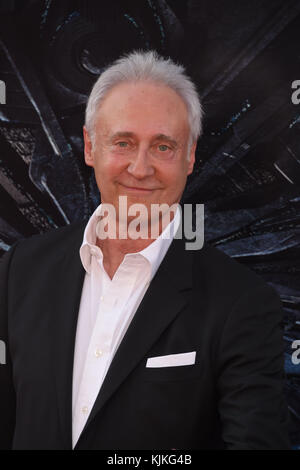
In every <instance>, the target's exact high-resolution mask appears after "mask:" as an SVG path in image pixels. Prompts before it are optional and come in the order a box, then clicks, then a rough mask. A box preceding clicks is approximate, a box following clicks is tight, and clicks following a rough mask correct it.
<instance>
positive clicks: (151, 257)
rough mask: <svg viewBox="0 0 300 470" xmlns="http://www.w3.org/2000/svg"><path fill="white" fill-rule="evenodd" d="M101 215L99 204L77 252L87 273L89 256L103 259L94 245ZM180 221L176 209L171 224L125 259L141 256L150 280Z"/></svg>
mask: <svg viewBox="0 0 300 470" xmlns="http://www.w3.org/2000/svg"><path fill="white" fill-rule="evenodd" d="M100 213H101V204H99V206H98V207H97V208H96V209H95V211H94V212H93V214H92V215H91V217H90V219H89V221H88V223H87V225H86V227H85V230H84V235H83V241H82V244H81V247H80V250H79V254H80V259H81V263H82V265H83V267H84V269H85V271H86V272H87V273H89V274H90V272H91V256H92V255H93V254H96V253H97V254H98V255H99V257H100V258H101V259H103V254H102V250H101V249H100V248H99V247H98V246H97V245H96V239H97V237H96V224H97V222H98V219H99V216H100ZM180 221H181V213H180V210H179V208H178V207H177V209H176V213H175V216H174V217H173V219H172V220H171V222H170V223H169V224H168V225H167V226H166V227H165V229H164V230H163V232H162V233H161V234H160V236H159V237H157V238H156V239H155V240H154V241H153V242H152V243H151V244H150V245H148V246H147V247H146V248H144V249H143V250H141V251H138V252H135V253H127V254H126V255H125V258H128V257H133V256H136V255H137V256H143V258H145V259H146V260H147V261H148V262H149V264H150V266H151V280H152V279H153V277H154V275H155V273H156V271H157V269H158V268H159V266H160V263H161V262H162V260H163V258H164V256H165V254H166V252H167V251H168V248H169V246H170V245H171V243H172V240H173V238H174V235H175V233H176V232H177V230H178V228H179V225H180Z"/></svg>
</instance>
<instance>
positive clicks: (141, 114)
mask: <svg viewBox="0 0 300 470" xmlns="http://www.w3.org/2000/svg"><path fill="white" fill-rule="evenodd" d="M95 124H96V130H97V131H100V130H103V131H107V132H110V131H111V132H118V131H120V130H122V131H128V132H133V133H147V134H148V133H149V134H167V135H170V134H177V135H178V134H182V135H183V136H185V134H186V133H187V132H188V128H189V126H188V112H187V107H186V104H185V103H184V101H183V99H182V98H181V97H180V96H179V95H178V94H177V93H176V92H175V91H174V90H172V89H171V88H169V87H167V86H165V85H161V84H155V83H148V82H137V83H122V84H118V85H116V86H115V87H113V88H112V89H111V90H110V91H109V92H108V93H107V95H106V96H105V97H104V99H103V101H102V102H101V104H100V106H99V109H98V111H97V114H96V123H95Z"/></svg>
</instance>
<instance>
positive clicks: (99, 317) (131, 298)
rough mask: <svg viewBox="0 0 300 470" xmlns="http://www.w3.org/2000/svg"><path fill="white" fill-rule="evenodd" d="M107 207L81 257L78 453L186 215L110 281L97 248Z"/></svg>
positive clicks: (75, 405)
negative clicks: (91, 416)
mask: <svg viewBox="0 0 300 470" xmlns="http://www.w3.org/2000/svg"><path fill="white" fill-rule="evenodd" d="M100 210H101V204H100V205H99V206H98V207H97V209H96V210H95V211H94V213H93V214H92V216H91V218H90V219H89V221H88V223H87V226H86V228H85V232H84V237H83V243H82V245H81V247H80V258H81V262H82V264H83V267H84V269H85V271H86V273H85V278H84V283H83V288H82V294H81V301H80V307H79V316H78V322H77V331H76V340H75V352H74V367H73V396H72V418H73V424H72V434H73V448H74V447H75V445H76V442H77V440H78V438H79V436H80V434H81V432H82V430H83V428H84V426H85V423H86V421H87V419H88V416H89V414H90V411H91V409H92V407H93V405H94V402H95V400H96V398H97V395H98V393H99V390H100V388H101V386H102V383H103V380H104V378H105V375H106V373H107V370H108V368H109V365H110V363H111V361H112V359H113V357H114V354H115V352H116V350H117V348H118V346H119V344H120V342H121V341H122V339H123V336H124V334H125V332H126V330H127V328H128V326H129V324H130V322H131V320H132V318H133V316H134V314H135V312H136V311H137V308H138V306H139V304H140V303H141V301H142V299H143V297H144V295H145V293H146V291H147V289H148V287H149V284H150V282H151V280H152V279H153V277H154V275H155V273H156V271H157V269H158V268H159V265H160V263H161V262H162V260H163V258H164V256H165V254H166V252H167V250H168V248H169V246H170V244H171V242H172V240H173V237H174V234H175V233H176V231H177V229H178V227H179V225H180V210H179V209H178V208H177V211H176V213H175V217H174V218H173V219H172V221H171V222H170V224H168V226H167V227H166V228H165V229H164V231H163V232H162V233H161V235H160V236H159V237H158V238H157V239H156V240H154V241H153V242H152V243H151V244H150V245H149V246H147V247H146V248H145V249H143V250H141V251H139V252H137V253H128V254H126V255H125V257H124V259H123V261H122V263H121V264H120V266H119V267H118V269H117V271H116V272H115V274H114V276H113V279H110V277H109V276H108V274H107V273H106V271H105V269H104V266H103V254H102V250H101V249H100V248H99V247H98V246H97V245H96V224H97V222H98V220H99V214H100Z"/></svg>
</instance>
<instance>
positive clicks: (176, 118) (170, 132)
mask: <svg viewBox="0 0 300 470" xmlns="http://www.w3.org/2000/svg"><path fill="white" fill-rule="evenodd" d="M84 139H85V161H86V164H87V165H89V166H92V167H93V168H94V171H95V177H96V181H97V185H98V188H99V191H100V193H101V201H102V202H103V203H110V204H113V205H114V206H115V208H116V209H117V208H118V201H119V196H127V198H128V199H127V205H128V207H129V206H130V205H131V204H134V203H143V204H145V205H146V207H147V210H148V214H150V213H151V212H150V207H151V204H155V203H156V204H162V203H167V204H168V205H170V206H171V205H172V204H173V203H176V202H179V201H180V198H181V195H182V192H183V190H184V187H185V184H186V178H187V175H189V174H190V173H191V172H192V171H193V166H194V162H195V147H196V143H194V144H193V145H192V148H191V150H190V158H189V159H188V158H187V151H188V140H189V125H188V114H187V109H186V106H185V103H184V101H183V100H182V99H181V97H180V96H179V95H177V93H175V92H174V91H173V90H172V89H170V88H168V87H166V86H163V85H156V84H150V83H146V82H140V83H123V84H119V85H117V86H115V87H114V88H113V89H112V90H110V91H109V92H108V94H107V95H106V97H105V98H104V100H103V102H102V103H101V105H100V107H99V110H98V113H97V116H96V120H95V129H94V141H93V142H92V141H91V136H89V135H88V133H87V131H86V129H85V128H84Z"/></svg>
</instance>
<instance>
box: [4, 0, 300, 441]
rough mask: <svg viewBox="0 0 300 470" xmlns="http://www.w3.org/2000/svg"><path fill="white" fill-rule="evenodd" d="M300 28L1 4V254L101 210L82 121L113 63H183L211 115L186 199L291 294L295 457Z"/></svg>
mask: <svg viewBox="0 0 300 470" xmlns="http://www.w3.org/2000/svg"><path fill="white" fill-rule="evenodd" d="M299 31H300V1H287V0H272V1H270V0H252V1H251V2H246V1H243V2H242V1H240V0H227V1H226V2H220V1H217V0H209V1H207V0H186V1H185V0H129V1H124V0H119V1H118V0H108V1H106V0H104V1H99V0H97V1H96V0H95V1H92V0H83V1H80V0H77V1H76V0H70V1H68V0H60V1H59V0H53V1H51V0H46V1H44V0H31V1H22V0H19V1H9V0H0V80H2V81H3V82H4V83H5V85H6V90H5V91H6V93H5V95H6V96H5V103H6V104H0V195H1V197H0V253H1V254H3V253H4V252H5V251H6V250H7V249H8V248H9V247H10V246H11V244H12V243H13V242H14V241H16V240H17V239H19V238H22V237H28V236H30V235H32V234H35V233H39V232H45V231H47V230H49V229H51V228H55V227H58V226H62V225H65V224H68V223H70V222H73V221H76V220H79V219H82V218H85V217H88V216H89V214H90V213H91V212H92V211H93V210H94V208H95V207H96V205H97V204H98V203H99V194H98V192H97V187H96V184H95V180H94V177H93V174H92V172H91V169H90V168H88V167H86V166H85V165H84V162H83V141H82V124H83V116H84V108H85V102H86V98H87V95H88V93H89V90H90V89H91V86H92V84H93V82H94V81H95V79H96V77H97V75H98V74H99V73H101V71H102V70H103V68H104V67H105V66H106V65H107V64H108V63H109V62H111V61H112V60H113V59H115V58H117V57H118V56H119V55H120V54H122V53H124V52H126V51H130V50H132V49H136V48H141V49H156V50H157V51H158V52H159V53H161V54H163V55H167V56H168V55H170V56H171V57H172V58H174V59H175V60H178V61H180V62H182V63H184V64H185V65H186V67H187V69H188V72H189V74H190V75H191V76H192V77H193V78H194V80H195V81H196V83H197V85H198V88H199V91H200V93H201V96H202V99H203V103H204V107H205V113H206V116H205V131H204V136H203V137H202V139H201V140H200V141H199V144H198V148H197V164H196V168H195V171H194V173H193V175H192V176H191V177H189V180H188V185H187V189H186V192H185V194H184V198H183V201H184V202H193V203H197V202H198V203H204V204H205V212H206V218H205V235H206V239H207V240H209V241H210V242H211V243H212V244H214V245H216V246H218V247H219V248H220V249H222V250H224V251H225V252H226V253H228V254H229V255H230V256H232V257H234V258H235V259H237V260H238V261H239V262H241V263H245V264H247V265H248V266H249V267H250V268H251V269H253V270H254V271H256V272H257V273H258V274H259V275H260V276H262V277H263V278H264V279H265V280H266V281H267V282H268V283H270V284H271V285H272V286H273V287H274V288H275V289H276V290H277V292H278V293H279V294H280V296H281V299H282V302H283V306H284V310H285V320H284V339H285V345H286V363H285V370H286V394H287V399H288V403H289V407H290V411H291V417H292V420H291V430H290V431H291V438H292V442H293V446H294V448H295V449H296V448H300V364H299V365H298V364H297V360H295V359H296V356H295V352H296V350H295V349H293V347H292V346H296V344H295V343H294V345H293V342H294V341H295V340H299V339H300V334H299V332H300V236H299V234H300V227H299V224H300V211H299V209H300V189H299V185H300V139H299V130H300V104H299V105H297V104H293V102H292V100H291V95H292V92H293V90H292V88H291V85H292V82H293V81H294V80H300V42H299ZM0 83H1V82H0ZM3 90H4V89H3V88H2V92H3ZM2 103H3V96H2ZM299 344H300V343H299ZM293 352H294V356H293V357H292V354H293ZM299 356H300V355H299ZM293 358H294V359H293Z"/></svg>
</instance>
